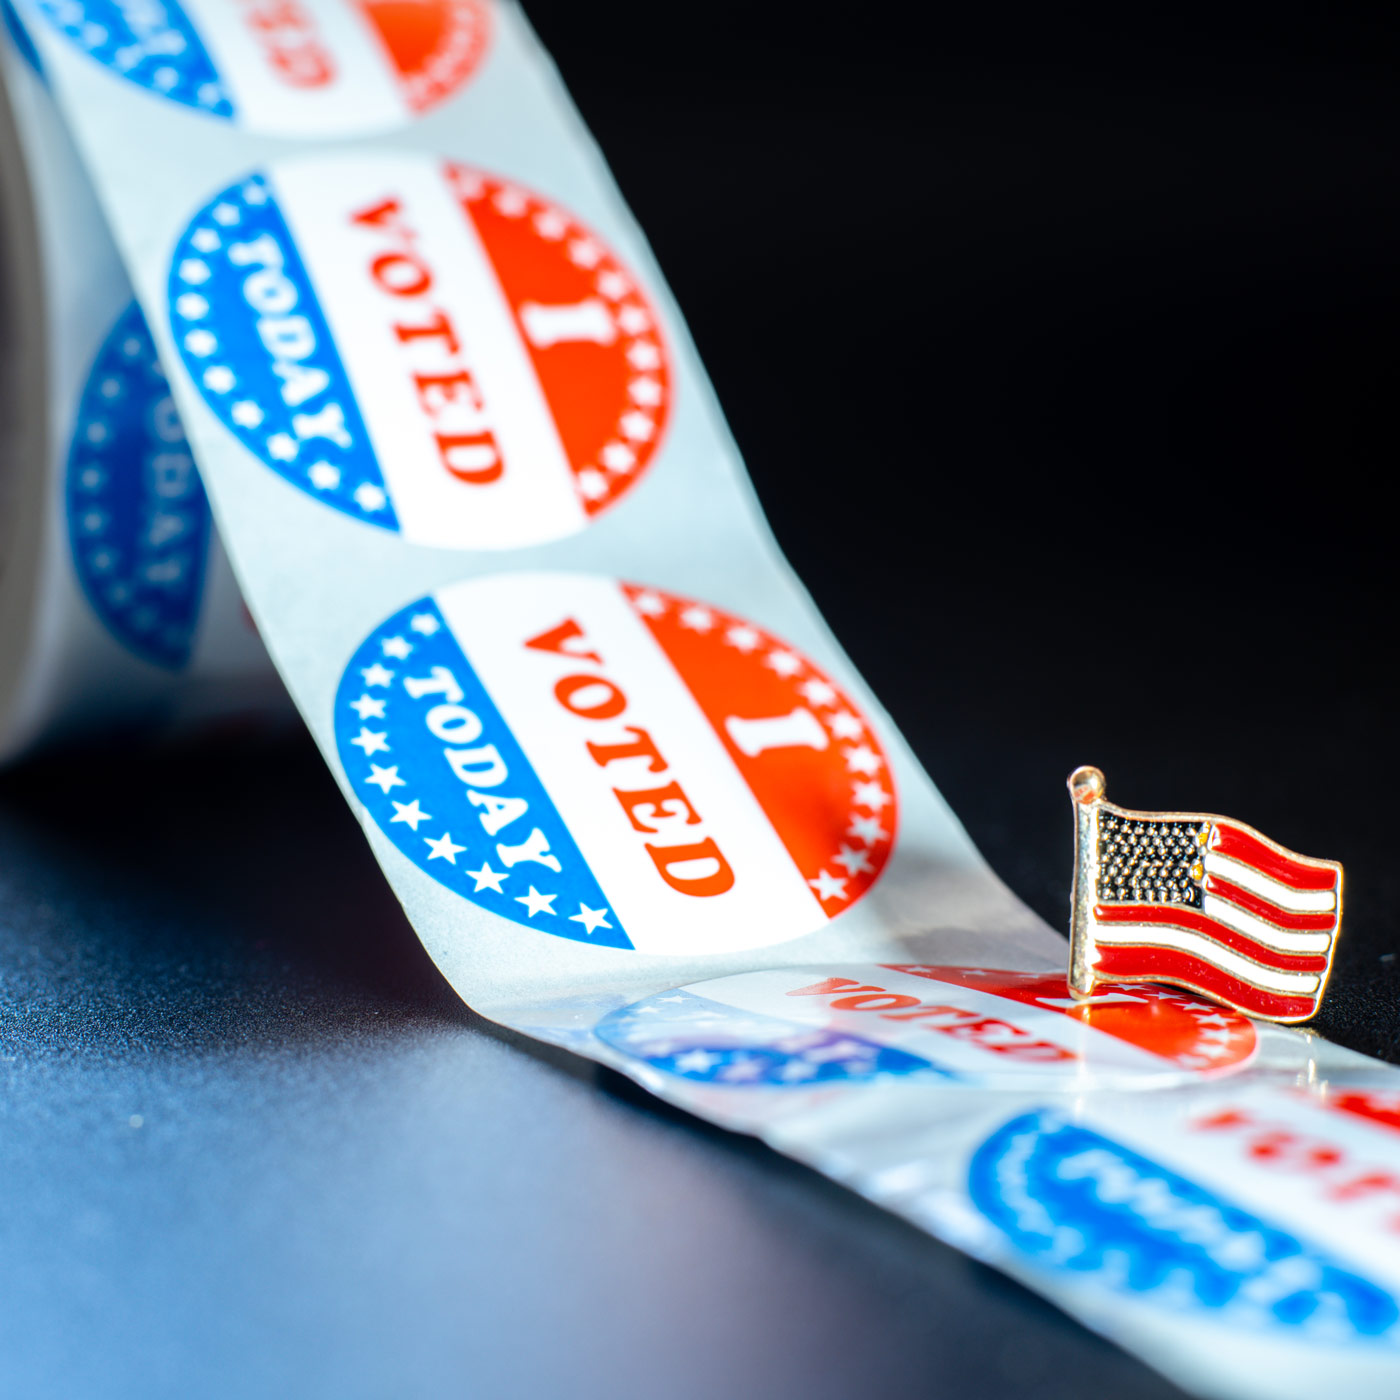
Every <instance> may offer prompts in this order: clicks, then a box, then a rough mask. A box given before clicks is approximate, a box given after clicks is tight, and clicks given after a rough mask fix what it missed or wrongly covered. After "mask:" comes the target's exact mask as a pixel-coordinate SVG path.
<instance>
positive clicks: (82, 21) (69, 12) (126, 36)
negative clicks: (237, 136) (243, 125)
mask: <svg viewBox="0 0 1400 1400" xmlns="http://www.w3.org/2000/svg"><path fill="white" fill-rule="evenodd" d="M34 4H35V6H36V8H37V9H38V10H39V12H40V13H41V14H42V15H43V16H44V18H45V19H46V20H48V21H49V23H50V24H52V25H53V27H54V28H55V29H56V30H57V31H58V32H59V33H60V34H62V35H63V37H64V38H65V39H67V40H68V41H69V42H70V43H71V44H73V45H74V46H75V47H77V48H79V49H81V50H82V51H83V52H84V53H85V54H87V55H88V57H89V58H92V59H95V60H96V61H97V62H98V63H100V64H101V65H102V66H103V67H104V68H106V69H107V70H108V71H109V72H112V73H115V74H116V75H117V76H118V77H121V78H125V79H126V80H127V81H128V82H131V83H135V84H136V86H137V87H143V88H145V89H146V91H147V92H150V93H154V94H155V95H156V96H157V97H164V98H166V99H168V100H169V101H171V102H178V103H180V104H181V106H184V107H192V108H193V109H194V110H195V111H198V112H206V113H208V115H210V116H212V117H232V116H233V114H234V110H233V103H232V102H231V101H230V100H229V96H228V93H227V91H226V90H225V88H224V85H223V83H222V82H221V81H220V78H219V73H218V70H217V69H216V68H215V66H214V61H213V59H212V58H211V57H210V55H209V52H208V50H207V49H206V48H205V46H204V43H203V41H202V40H201V39H200V37H199V31H198V30H197V29H196V28H195V27H194V25H193V24H192V23H191V22H190V19H189V16H187V15H186V14H185V12H184V11H183V10H182V9H181V8H180V6H179V4H178V3H177V0H137V3H132V0H34Z"/></svg>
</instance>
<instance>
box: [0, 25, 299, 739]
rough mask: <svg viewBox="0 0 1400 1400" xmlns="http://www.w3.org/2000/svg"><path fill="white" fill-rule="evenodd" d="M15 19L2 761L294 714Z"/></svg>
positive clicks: (4, 271) (8, 155)
mask: <svg viewBox="0 0 1400 1400" xmlns="http://www.w3.org/2000/svg"><path fill="white" fill-rule="evenodd" d="M6 15H7V19H8V25H7V28H8V31H9V34H10V42H9V43H7V45H6V51H5V53H4V56H3V63H4V81H5V87H6V90H7V92H8V95H9V103H8V107H7V109H5V110H4V111H0V171H3V176H4V190H3V194H4V208H3V211H0V212H2V214H3V219H4V226H3V258H4V261H3V264H0V279H3V286H4V294H3V302H2V303H0V305H3V327H2V328H0V335H3V352H0V354H2V355H3V366H4V382H3V385H0V396H3V397H2V398H0V401H3V403H4V429H3V434H4V435H3V439H0V441H3V447H0V509H3V516H0V758H13V757H16V756H18V755H20V754H22V753H25V752H28V751H29V750H31V749H33V748H35V747H38V746H41V745H43V744H45V743H51V742H55V741H62V740H64V739H74V738H77V737H79V736H81V735H83V734H84V733H92V732H94V731H100V730H102V729H108V728H111V727H112V726H114V725H117V724H127V725H132V724H142V725H145V726H147V727H151V728H153V727H156V726H164V727H167V728H168V727H169V726H171V725H185V726H190V725H201V726H207V725H210V724H215V723H218V722H231V721H238V720H247V719H256V720H266V719H269V718H271V717H274V716H280V715H281V714H282V713H283V712H284V711H287V710H288V709H289V707H288V704H287V700H286V694H285V691H284V690H283V688H282V685H281V682H280V681H279V680H278V678H277V674H276V672H275V670H274V669H273V666H272V663H271V661H270V660H269V659H268V656H267V652H266V650H265V649H264V648H263V646H262V643H261V642H260V641H259V639H258V636H257V632H256V630H255V628H254V626H253V623H252V618H251V617H250V616H249V614H248V611H247V609H246V608H245V607H244V606H243V603H242V599H241V597H240V595H239V592H238V586H237V584H236V583H235V581H234V578H233V574H232V571H231V570H230V568H229V564H228V560H227V558H226V556H225V554H224V551H223V548H222V546H221V544H220V541H219V538H218V533H217V531H216V530H215V529H214V527H213V523H212V520H211V517H210V511H209V504H208V501H207V499H206V497H205V493H204V488H203V486H202V484H201V482H200V478H199V473H198V471H197V470H196V467H195V463H194V458H193V456H192V454H191V452H190V448H189V444H188V442H187V441H186V439H185V433H184V429H183V426H182V425H181V422H180V416H179V413H178V411H177V410H176V408H175V404H174V400H173V399H172V397H171V392H170V386H169V384H168V383H167V381H166V378H165V373H164V369H163V367H162V365H161V362H160V358H159V356H158V355H157V352H156V348H155V345H154V344H153V342H152V340H151V334H150V331H149V330H148V329H147V326H146V321H145V318H144V317H143V315H142V313H141V309H140V307H139V306H138V305H137V303H136V301H135V299H134V295H133V293H132V290H131V283H130V281H129V279H128V277H127V275H126V272H125V270H124V268H123V266H122V263H121V259H120V258H119V256H118V254H117V251H116V249H115V248H114V247H113V245H112V240H111V235H110V234H109V233H108V232H107V226H106V223H105V221H104V219H103V217H102V214H101V212H100V210H99V208H98V206H97V201H96V199H95V196H94V193H93V190H92V187H91V185H90V184H89V182H88V180H87V177H86V175H85V174H84V172H83V169H82V166H81V163H80V161H79V159H78V155H77V152H76V151H75V150H74V149H73V145H72V142H71V140H70V138H69V136H68V134H67V131H66V130H65V129H64V127H63V125H62V122H61V121H60V119H59V116H58V113H57V111H56V109H55V108H54V105H53V101H52V99H51V97H50V96H49V94H48V93H47V92H46V91H45V89H44V85H43V80H42V78H41V76H40V70H39V59H38V55H37V52H36V51H35V50H34V48H33V46H32V45H31V44H30V43H29V42H28V39H27V36H26V35H25V34H24V32H23V30H22V29H21V28H20V27H19V25H18V21H17V19H16V18H15V16H14V15H13V12H12V11H7V12H6ZM55 230H58V231H61V237H57V238H55V237H54V236H53V231H55Z"/></svg>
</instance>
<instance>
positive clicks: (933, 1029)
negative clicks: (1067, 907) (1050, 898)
mask: <svg viewBox="0 0 1400 1400" xmlns="http://www.w3.org/2000/svg"><path fill="white" fill-rule="evenodd" d="M669 995H670V997H671V998H672V1000H668V999H667V997H664V996H663V997H660V998H657V997H651V998H648V999H647V1001H645V1002H641V1003H638V1005H637V1006H634V1007H629V1008H627V1010H626V1011H625V1012H622V1013H617V1015H615V1016H613V1017H610V1018H609V1019H608V1021H607V1022H605V1023H604V1024H603V1025H602V1026H600V1027H599V1028H598V1030H597V1034H598V1035H599V1036H600V1037H601V1038H603V1039H605V1040H608V1042H609V1044H612V1045H614V1046H615V1047H616V1048H618V1049H622V1050H626V1051H628V1053H633V1054H638V1055H641V1056H642V1057H643V1058H645V1059H647V1060H649V1061H650V1062H651V1063H653V1064H655V1065H656V1067H657V1068H660V1069H668V1070H673V1072H674V1070H675V1066H674V1061H673V1058H672V1055H671V1051H670V1048H669V1047H670V1045H671V1044H672V1043H673V1042H674V1043H676V1044H679V1043H680V1039H681V1033H682V1032H681V1031H679V1030H678V1031H676V1032H674V1033H673V1032H672V1030H671V1028H670V1025H669V1023H670V1021H671V1020H672V1019H674V1018H676V1017H679V1018H681V1019H682V1020H683V1021H684V1022H685V1023H686V1024H685V1026H684V1027H683V1028H682V1030H683V1031H684V1033H685V1034H690V1033H691V1030H692V1028H693V1025H694V1017H693V1016H692V1014H691V1009H690V1002H691V1001H692V1000H695V999H697V998H698V999H701V1000H703V1002H704V1005H705V1007H706V1011H705V1017H704V1026H703V1031H704V1034H705V1035H706V1036H709V1037H710V1041H706V1042H702V1041H699V1040H697V1041H696V1042H695V1045H694V1047H693V1048H695V1049H697V1050H699V1051H701V1052H705V1053H710V1054H718V1053H719V1049H720V1047H721V1045H723V1046H727V1047H729V1051H728V1053H729V1054H730V1057H731V1059H732V1058H733V1056H734V1055H737V1054H738V1047H739V1046H740V1045H742V1044H744V1042H745V1038H746V1037H756V1038H755V1039H753V1040H751V1042H750V1043H749V1048H750V1050H751V1051H752V1054H753V1056H754V1057H759V1058H761V1057H765V1056H767V1057H769V1058H770V1059H771V1057H772V1053H773V1052H772V1047H773V1046H774V1045H775V1044H776V1043H777V1041H779V1040H781V1039H784V1038H787V1039H791V1040H793V1041H799V1040H801V1039H802V1038H803V1037H816V1038H818V1039H819V1040H830V1041H833V1042H839V1043H850V1044H851V1045H853V1046H883V1047H886V1048H888V1049H890V1050H898V1051H899V1052H901V1054H903V1055H905V1056H907V1057H911V1058H913V1059H914V1060H916V1061H917V1062H918V1065H919V1067H921V1068H933V1069H937V1070H939V1071H940V1072H942V1073H944V1074H946V1075H948V1076H951V1077H954V1078H958V1079H963V1080H967V1081H969V1082H972V1083H978V1084H989V1085H994V1086H997V1087H1002V1088H1013V1087H1024V1088H1031V1089H1055V1090H1069V1091H1077V1090H1081V1089H1085V1088H1089V1087H1095V1088H1115V1087H1130V1088H1145V1087H1157V1086H1170V1085H1173V1084H1179V1083H1183V1082H1188V1081H1192V1080H1197V1079H1200V1078H1201V1077H1202V1076H1205V1075H1217V1074H1222V1073H1228V1072H1229V1071H1231V1070H1235V1069H1238V1068H1240V1067H1241V1066H1243V1065H1244V1064H1246V1063H1247V1062H1248V1061H1249V1060H1250V1058H1251V1057H1252V1056H1253V1055H1254V1053H1255V1050H1256V1044H1257V1042H1256V1038H1255V1033H1254V1028H1253V1026H1252V1025H1251V1024H1250V1023H1249V1021H1247V1020H1246V1019H1245V1018H1244V1017H1243V1016H1240V1015H1238V1014H1237V1013H1235V1012H1232V1011H1222V1010H1221V1009H1220V1008H1219V1007H1217V1006H1215V1005H1213V1004H1212V1003H1210V1002H1207V1001H1203V1000H1201V999H1199V998H1197V997H1193V996H1189V995H1187V994H1185V993H1180V992H1174V991H1169V990H1167V989H1166V988H1161V987H1142V988H1136V987H1134V988H1113V989H1111V990H1110V989H1105V991H1104V992H1102V993H1101V994H1099V995H1097V996H1095V997H1094V998H1093V999H1092V1000H1090V1001H1088V1002H1082V1001H1076V1000H1075V999H1074V998H1072V997H1071V996H1070V994H1069V990H1068V988H1067V987H1066V985H1065V978H1064V975H1063V974H1060V973H1038V972H1004V971H998V970H996V969H988V968H971V967H932V966H926V965H924V964H911V965H905V966H875V965H873V964H861V965H857V966H851V967H831V966H827V967H786V968H777V969H771V970H768V971H763V972H745V973H739V974H737V975H735V976H732V977H722V978H718V979H716V980H714V981H708V982H697V983H694V984H692V985H690V986H688V987H681V988H678V989H676V991H675V992H673V993H671V994H669ZM618 1016H621V1017H624V1018H625V1022H626V1025H627V1027H628V1033H627V1035H626V1036H625V1037H621V1038H619V1037H618V1032H617V1026H618V1025H619V1024H620V1023H619V1021H618ZM726 1018H727V1019H726ZM648 1027H651V1028H652V1029H654V1031H655V1036H656V1039H657V1041H658V1042H659V1043H660V1044H661V1045H662V1048H661V1049H660V1050H653V1049H651V1048H649V1046H650V1041H649V1040H648V1035H647V1028H648ZM711 1042H713V1043H711ZM689 1063H691V1064H693V1065H697V1066H698V1065H699V1064H700V1058H699V1057H696V1058H693V1059H692V1060H690V1061H689ZM800 1063H802V1062H801V1061H799V1065H800ZM715 1069H716V1073H715V1075H714V1076H713V1077H715V1078H718V1079H719V1080H720V1081H721V1082H726V1083H742V1082H745V1081H743V1080H742V1079H741V1078H740V1077H739V1076H738V1075H736V1074H733V1073H722V1072H721V1066H719V1065H718V1064H717V1065H716V1067H715ZM679 1072H681V1073H685V1072H686V1071H685V1070H684V1069H681V1070H680V1071H679ZM804 1073H805V1071H804V1070H803V1069H802V1068H800V1067H798V1068H793V1069H791V1070H790V1071H788V1072H786V1073H784V1072H782V1067H781V1066H779V1065H777V1064H776V1063H775V1065H774V1067H773V1070H772V1073H771V1075H770V1076H769V1077H767V1078H763V1079H755V1081H754V1082H763V1083H794V1084H800V1083H802V1082H803V1076H804Z"/></svg>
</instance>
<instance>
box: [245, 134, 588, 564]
mask: <svg viewBox="0 0 1400 1400" xmlns="http://www.w3.org/2000/svg"><path fill="white" fill-rule="evenodd" d="M269 182H270V183H271V185H272V186H273V188H274V190H275V193H276V198H277V203H278V207H279V208H280V209H281V211H282V214H283V217H284V218H285V219H286V221H287V225H288V227H289V228H290V229H291V231H292V234H293V237H294V238H295V239H296V242H297V246H298V249H299V250H300V252H301V255H302V257H303V259H304V260H305V263H306V268H307V272H308V274H309V275H310V277H311V279H312V281H313V282H314V283H315V286H316V291H317V299H318V301H319V303H320V306H321V310H322V312H323V314H324V315H325V317H326V320H327V322H328V324H329V325H330V327H331V333H332V336H333V338H334V340H335V343H336V348H337V350H338V351H339V352H340V356H341V359H342V361H343V363H344V365H345V369H346V373H347V375H348V377H349V379H350V382H351V384H352V385H353V387H354V391H355V397H356V402H357V404H358V406H359V409H360V412H361V414H362V415H363V417H364V420H365V423H366V425H367V427H368V430H369V433H370V436H371V438H372V439H373V441H374V446H375V452H376V456H377V458H378V461H379V465H380V468H381V470H382V471H383V473H384V479H385V483H386V485H387V486H388V489H389V495H390V498H391V500H392V501H393V505H394V510H395V512H396V513H397V515H398V518H399V523H400V527H401V528H402V530H403V533H404V535H405V536H406V537H407V538H409V539H412V540H415V541H417V542H419V543H422V544H429V545H442V546H449V547H450V546H456V547H462V546H468V547H470V546H473V545H475V546H477V547H490V548H497V549H499V548H507V547H511V546H516V545H523V544H528V543H533V542H534V541H536V540H541V539H551V538H556V537H559V536H562V535H567V534H572V533H574V532H575V531H577V530H580V529H582V528H583V526H584V525H585V524H586V523H587V520H586V517H585V514H584V511H583V507H582V506H581V505H580V503H579V500H578V496H577V493H576V492H575V490H574V484H573V474H572V470H571V468H570V466H569V461H568V458H567V455H566V454H565V451H564V447H563V444H562V443H561V442H560V439H559V433H558V430H557V429H556V427H555V423H554V417H553V414H552V412H551V410H550V406H549V403H548V401H547V400H546V398H545V396H544V393H543V391H542V390H541V388H540V384H539V380H538V379H537V377H536V375H535V371H534V366H533V365H532V364H531V362H530V357H529V355H528V353H527V351H526V349H525V347H524V345H523V344H522V343H521V339H520V335H519V333H518V331H517V328H516V324H515V318H514V316H513V314H512V312H511V309H510V306H509V305H508V304H507V303H506V300H505V298H504V296H503V295H502V293H501V288H500V284H499V283H498V281H497V280H496V276H495V273H494V271H493V269H492V266H491V261H490V258H489V257H488V255H487V253H486V250H485V249H484V248H483V246H482V244H481V241H480V239H479V238H478V236H477V233H476V229H475V226H474V225H473V223H472V221H471V218H470V216H469V215H468V214H467V213H466V211H465V210H464V209H463V208H462V206H461V204H460V203H459V202H458V200H457V199H456V197H455V196H454V194H453V192H452V190H451V187H450V186H449V185H448V183H447V181H446V179H445V178H444V175H443V172H442V169H441V167H440V166H439V165H438V164H437V163H436V162H433V161H429V160H426V159H410V158H405V157H402V156H400V157H392V158H390V157H383V156H369V157H366V156H357V157H348V158H343V159H339V160H332V161H315V162H309V161H308V162H289V163H287V164H285V165H281V166H277V167H274V169H273V170H272V172H271V175H270V177H269ZM388 199H394V200H397V201H398V202H399V205H400V209H401V215H400V217H401V220H402V223H403V224H404V226H405V227H407V228H408V229H411V231H412V234H413V240H412V243H411V245H409V246H411V250H412V253H413V255H414V257H415V259H416V260H417V261H418V262H419V263H421V264H422V265H423V266H425V267H427V268H428V269H430V270H431V275H432V279H433V284H432V294H431V303H432V307H433V308H438V309H441V310H442V311H443V312H444V313H445V314H446V317H447V319H448V321H449V322H450V325H451V328H452V333H453V336H454V337H455V339H456V340H457V342H458V343H459V346H460V348H459V350H458V352H457V353H456V354H451V353H450V352H449V349H448V346H447V343H446V341H445V339H444V337H443V336H440V335H439V336H416V337H412V338H410V339H409V340H408V341H406V342H405V341H404V340H403V339H402V338H401V337H400V334H399V332H398V331H396V329H395V327H396V326H397V325H400V324H405V323H408V322H411V323H412V324H413V325H415V326H421V325H422V324H426V323H425V322H424V317H425V316H427V315H428V314H429V311H428V310H427V309H426V308H425V306H424V305H422V304H420V303H423V302H424V301H425V298H423V297H414V298H411V299H410V298H395V296H393V295H392V294H391V293H388V292H386V291H384V290H383V289H382V288H381V286H379V285H377V284H376V283H375V281H374V280H373V278H372V276H371V274H370V264H371V262H372V261H373V260H374V259H375V258H376V257H377V256H382V255H383V254H384V251H385V247H386V243H385V239H384V237H383V236H382V234H375V233H373V232H372V231H370V230H366V229H365V228H363V227H361V226H357V225H356V224H354V223H353V222H352V219H353V216H354V215H355V214H357V213H360V212H361V211H363V210H366V209H371V208H373V207H375V206H377V205H379V204H382V203H383V202H384V201H385V200H388ZM463 363H465V365H466V366H467V367H468V368H469V371H470V375H471V377H472V379H473V380H474V381H475V386H476V389H477V390H478V391H479V393H480V396H481V400H482V404H483V408H484V415H485V418H486V420H487V421H488V422H489V426H490V430H491V433H492V434H493V435H494V438H495V441H496V443H497V444H498V445H499V449H500V457H501V460H502V462H503V464H504V470H503V471H502V472H501V473H500V475H499V477H498V478H497V479H496V480H493V481H489V482H483V483H480V484H477V483H473V484H465V483H464V482H462V481H460V480H457V479H456V478H454V477H453V476H452V475H451V474H450V473H449V472H448V470H447V469H446V468H445V467H444V465H443V460H442V454H441V452H440V450H439V448H438V445H437V443H436V442H435V441H434V437H433V432H434V420H433V418H432V417H431V416H430V415H429V414H428V413H426V412H425V411H424V408H423V403H422V398H421V396H420V390H419V388H418V387H417V386H416V385H415V380H414V375H415V374H421V375H433V374H448V373H451V372H452V371H453V370H454V369H457V368H458V367H459V366H460V365H462V364H463Z"/></svg>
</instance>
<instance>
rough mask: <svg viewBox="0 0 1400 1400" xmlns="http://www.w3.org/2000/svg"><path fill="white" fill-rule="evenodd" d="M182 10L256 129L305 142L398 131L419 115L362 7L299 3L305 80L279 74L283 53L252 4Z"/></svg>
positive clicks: (194, 1) (209, 2) (193, 4)
mask: <svg viewBox="0 0 1400 1400" xmlns="http://www.w3.org/2000/svg"><path fill="white" fill-rule="evenodd" d="M182 6H183V8H184V10H185V13H186V14H187V15H188V16H189V18H190V20H191V21H192V22H193V24H194V25H195V27H196V29H197V30H198V31H199V34H200V37H201V38H203V40H204V42H205V45H206V47H207V48H208V50H209V55H210V57H211V58H213V60H214V62H215V65H216V67H217V68H218V71H219V78H220V80H221V82H222V83H223V85H224V87H225V89H226V90H227V91H228V94H229V96H230V97H231V98H232V99H233V102H234V106H235V108H236V110H237V111H238V112H239V113H240V114H241V115H242V116H243V117H244V120H245V121H246V122H247V123H248V124H249V125H251V126H254V127H256V128H258V129H262V130H267V131H295V132H297V133H299V134H301V135H305V136H318V135H327V136H338V135H340V134H341V133H342V132H345V131H355V130H362V129H365V128H369V127H379V126H396V125H398V124H399V123H400V122H403V121H405V120H407V119H408V118H409V117H410V116H411V115H412V114H411V113H410V112H409V111H408V108H407V106H406V104H405V102H404V99H403V95H402V93H401V91H400V88H399V84H398V81H397V78H396V76H395V74H394V72H393V71H392V69H391V67H390V64H389V62H388V60H387V56H386V55H385V53H384V46H383V44H382V42H381V41H380V40H379V38H378V36H377V35H375V34H373V33H372V32H371V31H370V28H369V26H368V24H367V23H366V22H365V18H364V16H363V14H362V13H361V12H360V9H359V7H358V6H357V5H353V4H347V3H345V0H297V7H298V11H299V12H300V13H299V14H298V21H299V24H298V28H297V31H296V32H295V33H294V34H293V35H292V36H291V38H292V39H294V40H295V41H296V43H297V44H298V48H299V52H300V54H301V58H300V60H299V72H298V74H297V79H299V80H297V79H294V78H293V76H292V75H290V74H289V73H288V72H287V71H285V69H283V68H279V66H278V64H277V63H276V62H275V58H274V47H275V46H273V45H271V44H270V42H269V36H268V35H267V34H265V33H261V32H260V31H259V30H258V28H257V27H256V25H257V17H256V15H255V14H254V13H253V12H252V11H251V10H250V8H249V7H248V6H247V5H245V4H239V3H233V4H230V3H229V0H182ZM273 37H278V36H273ZM282 37H283V39H284V42H290V40H288V39H287V38H286V36H282ZM322 72H324V73H325V75H326V76H325V77H324V78H322V77H321V76H320V74H321V73H322Z"/></svg>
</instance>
